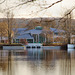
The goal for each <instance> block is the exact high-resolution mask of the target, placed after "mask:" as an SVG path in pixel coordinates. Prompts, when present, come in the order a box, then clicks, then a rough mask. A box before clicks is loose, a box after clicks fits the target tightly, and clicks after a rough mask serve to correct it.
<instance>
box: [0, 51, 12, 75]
mask: <svg viewBox="0 0 75 75" xmlns="http://www.w3.org/2000/svg"><path fill="white" fill-rule="evenodd" d="M11 56H12V53H11V51H0V68H1V69H2V74H3V75H12V58H11Z"/></svg>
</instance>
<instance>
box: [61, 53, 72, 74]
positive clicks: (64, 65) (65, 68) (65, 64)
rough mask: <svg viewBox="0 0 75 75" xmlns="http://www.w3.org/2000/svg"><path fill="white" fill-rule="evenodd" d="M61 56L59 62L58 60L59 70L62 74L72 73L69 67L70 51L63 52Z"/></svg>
mask: <svg viewBox="0 0 75 75" xmlns="http://www.w3.org/2000/svg"><path fill="white" fill-rule="evenodd" d="M63 57H64V58H62V59H61V62H60V64H61V65H60V70H61V73H62V75H72V74H71V70H72V67H71V64H72V63H71V54H70V53H67V52H64V53H63Z"/></svg>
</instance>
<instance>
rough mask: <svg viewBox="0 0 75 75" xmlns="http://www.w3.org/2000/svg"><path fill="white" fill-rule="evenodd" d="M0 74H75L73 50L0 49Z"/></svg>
mask: <svg viewBox="0 0 75 75" xmlns="http://www.w3.org/2000/svg"><path fill="white" fill-rule="evenodd" d="M0 75H75V51H72V52H67V51H65V50H39V49H33V50H31V49H30V50H19V51H18V50H16V51H14V50H11V51H9V50H4V51H0Z"/></svg>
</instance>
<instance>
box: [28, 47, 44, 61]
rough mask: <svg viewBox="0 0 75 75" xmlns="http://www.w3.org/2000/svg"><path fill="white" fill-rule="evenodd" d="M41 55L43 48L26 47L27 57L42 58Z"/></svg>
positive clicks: (32, 58)
mask: <svg viewBox="0 0 75 75" xmlns="http://www.w3.org/2000/svg"><path fill="white" fill-rule="evenodd" d="M42 56H43V50H42V49H41V48H40V49H37V48H34V49H31V48H30V49H28V50H27V57H28V58H27V59H31V60H40V59H42Z"/></svg>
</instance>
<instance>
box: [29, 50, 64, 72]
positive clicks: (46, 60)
mask: <svg viewBox="0 0 75 75" xmlns="http://www.w3.org/2000/svg"><path fill="white" fill-rule="evenodd" d="M34 57H35V56H34ZM41 57H42V60H39V61H38V59H37V60H34V61H29V62H28V65H30V66H31V67H32V68H33V69H34V70H38V68H39V67H42V68H43V69H45V71H50V70H53V71H54V70H55V68H56V66H57V64H56V62H57V61H59V59H64V58H65V53H64V54H63V51H54V50H45V51H43V53H42V56H41ZM30 66H29V67H30Z"/></svg>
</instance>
